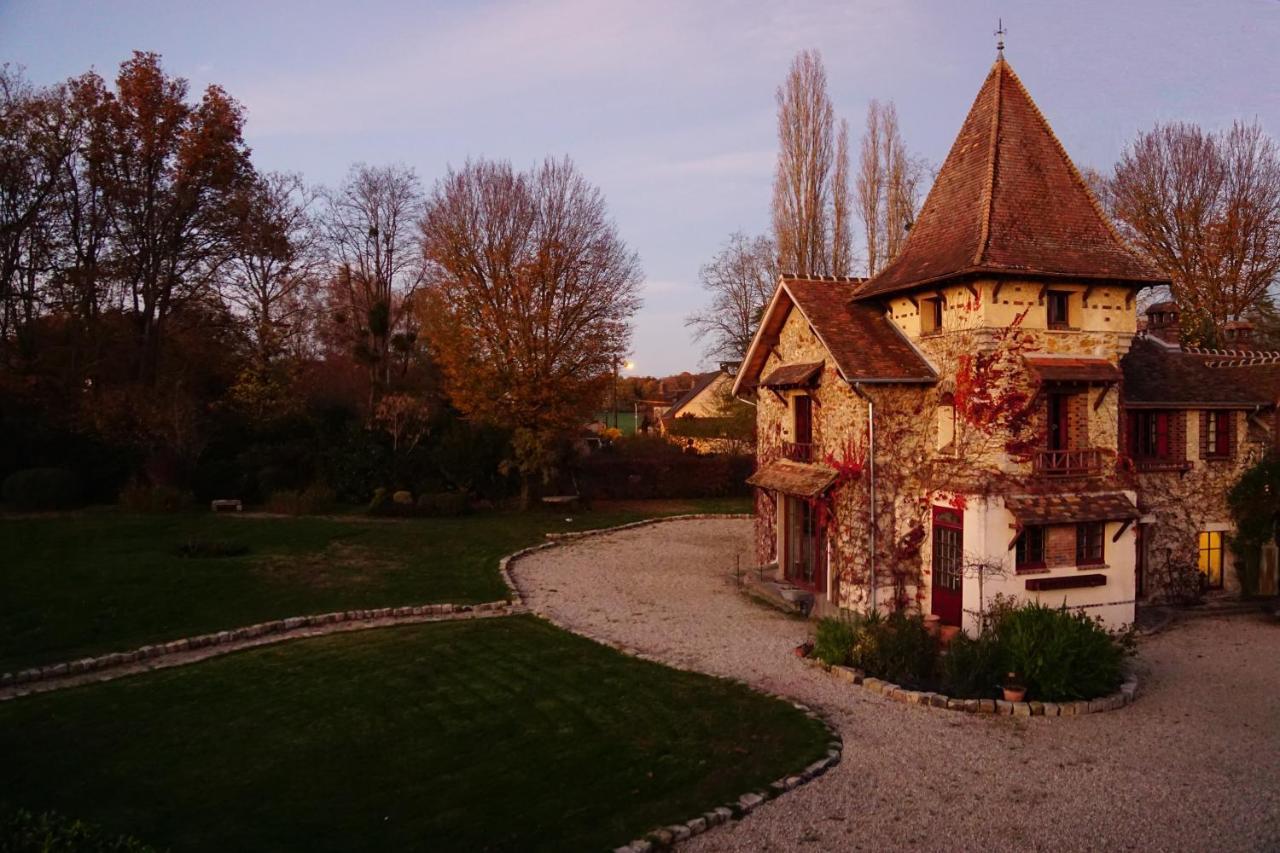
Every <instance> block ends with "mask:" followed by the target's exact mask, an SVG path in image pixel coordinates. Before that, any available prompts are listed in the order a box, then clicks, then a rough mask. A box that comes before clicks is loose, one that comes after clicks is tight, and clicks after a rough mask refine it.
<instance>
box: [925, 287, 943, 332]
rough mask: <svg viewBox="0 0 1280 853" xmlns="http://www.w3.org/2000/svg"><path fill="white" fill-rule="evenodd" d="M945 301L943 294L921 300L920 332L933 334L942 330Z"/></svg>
mask: <svg viewBox="0 0 1280 853" xmlns="http://www.w3.org/2000/svg"><path fill="white" fill-rule="evenodd" d="M944 307H945V303H944V302H943V299H942V297H941V296H935V297H933V298H932V299H922V300H920V332H921V333H922V334H925V335H933V334H937V333H938V332H941V331H942V309H943V308H944Z"/></svg>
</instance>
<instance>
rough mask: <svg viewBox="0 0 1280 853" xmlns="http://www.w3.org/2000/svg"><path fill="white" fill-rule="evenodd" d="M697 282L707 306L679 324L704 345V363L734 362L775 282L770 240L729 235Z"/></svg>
mask: <svg viewBox="0 0 1280 853" xmlns="http://www.w3.org/2000/svg"><path fill="white" fill-rule="evenodd" d="M698 279H699V280H700V281H701V282H702V289H703V290H704V291H706V293H707V294H708V295H709V296H710V298H711V302H710V304H709V305H707V306H706V307H705V308H703V309H702V310H700V311H698V312H696V313H693V314H690V315H689V317H688V319H686V320H685V325H686V326H689V327H691V328H692V329H693V330H694V335H695V336H696V337H697V338H698V339H699V340H701V341H704V342H705V343H706V355H707V357H708V358H712V359H724V360H729V361H740V360H741V359H742V358H743V356H745V355H746V352H747V348H748V347H749V346H751V339H752V337H754V336H755V331H756V326H757V325H759V323H760V317H761V315H762V314H763V313H764V309H765V306H766V305H768V304H769V298H770V296H772V294H773V288H774V285H775V284H776V283H777V281H778V263H777V252H776V250H775V248H774V244H773V241H772V240H770V239H769V238H768V237H763V236H761V237H749V236H747V235H746V234H744V233H743V232H741V231H738V232H735V233H734V234H731V235H730V236H729V239H728V240H727V241H726V242H725V244H724V245H723V246H722V247H721V248H720V251H719V252H717V253H716V255H715V257H713V258H712V259H711V260H710V261H709V262H707V263H706V264H703V266H702V269H701V270H699V271H698Z"/></svg>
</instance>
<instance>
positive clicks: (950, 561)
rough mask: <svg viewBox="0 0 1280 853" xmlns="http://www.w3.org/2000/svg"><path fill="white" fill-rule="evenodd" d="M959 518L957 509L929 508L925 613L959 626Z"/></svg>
mask: <svg viewBox="0 0 1280 853" xmlns="http://www.w3.org/2000/svg"><path fill="white" fill-rule="evenodd" d="M963 520H964V519H963V516H962V515H961V513H960V510H958V509H952V508H951V507H949V506H935V507H934V508H933V584H932V590H933V592H932V595H931V596H930V608H929V612H931V613H932V614H933V615H935V616H937V617H938V619H939V621H940V622H942V624H943V625H959V624H961V620H962V617H963V615H964V528H963Z"/></svg>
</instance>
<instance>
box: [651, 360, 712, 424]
mask: <svg viewBox="0 0 1280 853" xmlns="http://www.w3.org/2000/svg"><path fill="white" fill-rule="evenodd" d="M723 373H724V371H722V370H713V371H711V372H710V373H702V374H699V375H698V376H696V377H694V380H693V387H692V388H690V389H689V390H688V391H686V392H684V394H683V395H682V396H681V397H680V398H679V399H677V400H676V401H675V402H674V403H672V404H671V408H669V409H667V411H666V412H665V413H664V414H663V417H664V418H677V417H679V416H680V410H681V409H683V408H684V407H685V406H687V405H689V404H690V403H692V402H693V401H694V400H695V399H697V397H698V395H699V394H701V393H702V392H703V391H705V390H707V388H708V387H709V386H710V385H711V383H712V382H715V381H716V377H718V376H721V375H723Z"/></svg>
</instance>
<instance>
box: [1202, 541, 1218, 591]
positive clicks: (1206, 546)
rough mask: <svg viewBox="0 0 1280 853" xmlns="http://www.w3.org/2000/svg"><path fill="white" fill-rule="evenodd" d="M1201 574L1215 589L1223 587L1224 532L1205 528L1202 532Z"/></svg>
mask: <svg viewBox="0 0 1280 853" xmlns="http://www.w3.org/2000/svg"><path fill="white" fill-rule="evenodd" d="M1200 574H1202V575H1204V577H1205V582H1206V583H1208V584H1209V586H1211V587H1214V588H1215V589H1220V588H1221V587H1222V533H1221V531H1218V530H1205V531H1203V532H1201V534H1200Z"/></svg>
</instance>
